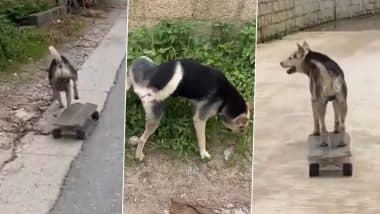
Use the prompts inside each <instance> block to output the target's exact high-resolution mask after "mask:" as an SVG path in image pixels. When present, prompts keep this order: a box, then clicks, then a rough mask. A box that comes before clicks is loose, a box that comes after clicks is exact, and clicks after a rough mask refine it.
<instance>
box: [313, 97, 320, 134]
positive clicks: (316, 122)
mask: <svg viewBox="0 0 380 214" xmlns="http://www.w3.org/2000/svg"><path fill="white" fill-rule="evenodd" d="M311 107H312V109H313V121H314V130H313V133H311V135H313V136H319V135H320V134H321V132H320V127H319V119H318V108H317V102H316V101H312V103H311Z"/></svg>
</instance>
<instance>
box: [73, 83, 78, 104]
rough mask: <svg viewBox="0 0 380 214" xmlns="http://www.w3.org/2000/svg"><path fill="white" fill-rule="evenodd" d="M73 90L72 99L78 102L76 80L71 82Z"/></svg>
mask: <svg viewBox="0 0 380 214" xmlns="http://www.w3.org/2000/svg"><path fill="white" fill-rule="evenodd" d="M73 89H74V99H76V100H79V93H78V80H74V81H73Z"/></svg>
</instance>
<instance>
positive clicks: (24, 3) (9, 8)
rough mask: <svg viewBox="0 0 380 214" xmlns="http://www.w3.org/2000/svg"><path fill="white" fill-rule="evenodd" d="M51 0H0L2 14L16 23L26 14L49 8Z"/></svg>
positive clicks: (0, 12)
mask: <svg viewBox="0 0 380 214" xmlns="http://www.w3.org/2000/svg"><path fill="white" fill-rule="evenodd" d="M50 2H51V1H49V0H0V14H2V15H5V17H6V18H7V19H9V20H11V21H12V22H14V23H18V22H19V21H20V20H21V19H22V18H24V17H25V16H27V15H29V14H31V13H36V12H40V11H44V10H47V9H48V8H49V6H50V4H51V3H50Z"/></svg>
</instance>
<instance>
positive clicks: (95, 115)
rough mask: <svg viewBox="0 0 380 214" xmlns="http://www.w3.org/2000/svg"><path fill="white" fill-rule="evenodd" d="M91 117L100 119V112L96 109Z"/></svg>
mask: <svg viewBox="0 0 380 214" xmlns="http://www.w3.org/2000/svg"><path fill="white" fill-rule="evenodd" d="M91 118H92V119H93V120H99V112H97V111H96V112H94V113H92V114H91Z"/></svg>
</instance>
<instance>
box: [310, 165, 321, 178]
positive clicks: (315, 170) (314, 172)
mask: <svg viewBox="0 0 380 214" xmlns="http://www.w3.org/2000/svg"><path fill="white" fill-rule="evenodd" d="M309 176H310V177H317V176H319V164H318V163H312V164H310V165H309Z"/></svg>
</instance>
